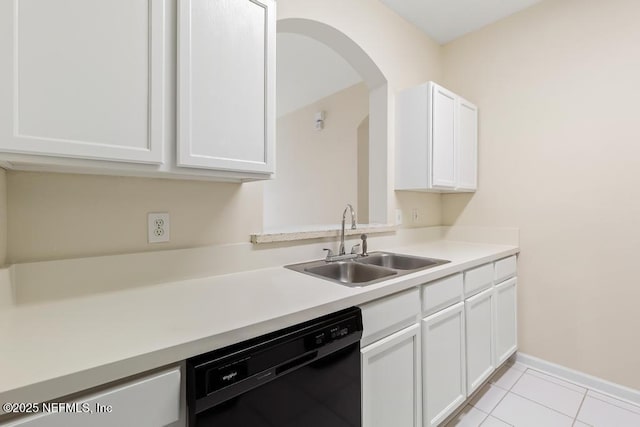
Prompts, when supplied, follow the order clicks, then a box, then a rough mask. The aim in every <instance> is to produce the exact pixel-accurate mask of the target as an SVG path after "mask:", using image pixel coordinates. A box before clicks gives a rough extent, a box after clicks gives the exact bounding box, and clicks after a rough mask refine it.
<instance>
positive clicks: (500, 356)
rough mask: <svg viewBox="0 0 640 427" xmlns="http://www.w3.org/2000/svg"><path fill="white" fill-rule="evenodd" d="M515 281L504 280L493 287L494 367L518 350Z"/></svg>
mask: <svg viewBox="0 0 640 427" xmlns="http://www.w3.org/2000/svg"><path fill="white" fill-rule="evenodd" d="M516 285H517V279H516V278H515V277H514V278H512V279H509V280H506V281H504V282H502V283H500V284H498V285H496V287H495V296H494V300H495V303H494V309H495V317H494V322H495V334H494V335H495V339H496V340H495V346H496V351H495V355H496V363H495V364H496V366H499V365H500V364H502V363H503V362H504V361H505V360H507V359H508V358H509V357H510V356H511V355H512V354H513V353H515V352H516V350H517V348H518V327H517V308H516V307H517V289H516Z"/></svg>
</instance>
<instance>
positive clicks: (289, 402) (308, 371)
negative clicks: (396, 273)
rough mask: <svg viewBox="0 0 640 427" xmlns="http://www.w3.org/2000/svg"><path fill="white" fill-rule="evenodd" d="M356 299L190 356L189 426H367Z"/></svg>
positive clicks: (358, 314) (359, 318)
mask: <svg viewBox="0 0 640 427" xmlns="http://www.w3.org/2000/svg"><path fill="white" fill-rule="evenodd" d="M361 337H362V314H361V312H360V309H359V308H357V307H352V308H349V309H346V310H342V311H339V312H337V313H333V314H330V315H327V316H323V317H320V318H317V319H314V320H311V321H308V322H305V323H301V324H299V325H295V326H292V327H289V328H286V329H282V330H279V331H276V332H273V333H270V334H267V335H263V336H260V337H257V338H254V339H251V340H248V341H244V342H241V343H238V344H234V345H232V346H229V347H225V348H222V349H219V350H215V351H212V352H210V353H206V354H202V355H199V356H196V357H192V358H190V359H188V360H187V406H188V411H189V424H188V425H189V426H190V427H212V426H215V427H232V426H233V427H263V426H264V427H301V426H303V427H361V425H362V421H361V397H360V396H361V389H360V338H361Z"/></svg>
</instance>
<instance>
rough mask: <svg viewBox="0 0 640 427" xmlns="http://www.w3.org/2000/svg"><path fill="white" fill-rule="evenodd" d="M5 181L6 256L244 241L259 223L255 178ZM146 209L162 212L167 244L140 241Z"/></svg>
mask: <svg viewBox="0 0 640 427" xmlns="http://www.w3.org/2000/svg"><path fill="white" fill-rule="evenodd" d="M7 184H8V208H9V209H8V212H9V246H8V260H9V262H11V263H16V262H25V261H36V260H48V259H63V258H74V257H82V256H93V255H103V254H116V253H127V252H140V251H148V250H161V249H168V248H184V247H194V246H205V245H211V244H216V243H231V242H247V241H249V233H251V232H252V231H256V230H260V229H261V227H262V193H261V191H262V189H261V187H262V183H246V184H242V185H239V184H226V183H211V182H195V181H178V180H164V179H144V178H120V177H105V176H93V175H71V174H69V175H67V174H42V173H27V172H8V174H7ZM0 212H1V208H0ZM148 212H169V214H170V215H171V241H170V242H169V243H157V244H153V245H150V244H148V243H147V228H146V227H147V213H148Z"/></svg>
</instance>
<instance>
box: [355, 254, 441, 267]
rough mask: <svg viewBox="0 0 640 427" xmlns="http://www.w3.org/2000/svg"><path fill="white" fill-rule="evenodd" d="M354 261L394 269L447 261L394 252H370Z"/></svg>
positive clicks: (435, 264)
mask: <svg viewBox="0 0 640 427" xmlns="http://www.w3.org/2000/svg"><path fill="white" fill-rule="evenodd" d="M356 261H357V262H359V263H362V264H371V265H378V266H381V267H386V268H392V269H394V270H420V269H423V268H429V267H435V266H437V265H441V264H446V263H448V262H449V261H447V260H444V259H436V258H423V257H417V256H411V255H401V254H394V253H391V252H372V253H370V254H369V255H368V256H366V257H362V258H358V259H357V260H356Z"/></svg>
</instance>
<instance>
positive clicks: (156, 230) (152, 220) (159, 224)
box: [147, 212, 171, 243]
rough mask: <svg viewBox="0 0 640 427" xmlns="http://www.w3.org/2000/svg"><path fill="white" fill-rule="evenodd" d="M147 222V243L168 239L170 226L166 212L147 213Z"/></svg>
mask: <svg viewBox="0 0 640 427" xmlns="http://www.w3.org/2000/svg"><path fill="white" fill-rule="evenodd" d="M147 222H148V240H149V243H161V242H168V241H169V238H170V231H171V228H170V223H169V214H168V213H165V212H163V213H149V215H148V221H147Z"/></svg>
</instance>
